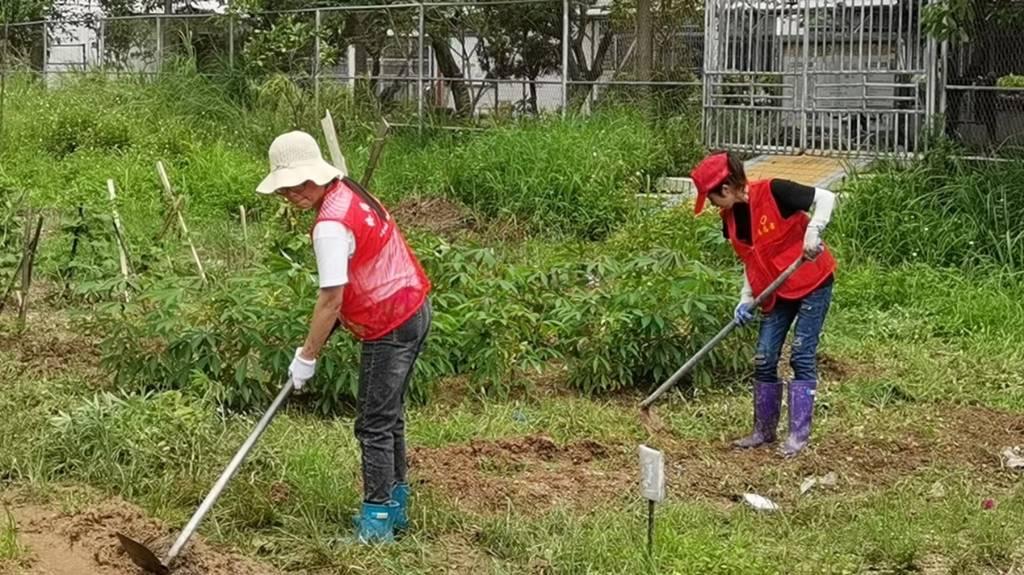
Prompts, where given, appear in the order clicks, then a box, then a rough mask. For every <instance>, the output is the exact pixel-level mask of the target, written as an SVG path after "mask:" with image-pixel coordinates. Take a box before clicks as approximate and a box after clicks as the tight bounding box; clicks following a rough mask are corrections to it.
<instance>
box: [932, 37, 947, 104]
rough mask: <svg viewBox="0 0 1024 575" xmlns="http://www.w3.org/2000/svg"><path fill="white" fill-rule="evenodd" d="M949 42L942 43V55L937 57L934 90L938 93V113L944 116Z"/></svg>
mask: <svg viewBox="0 0 1024 575" xmlns="http://www.w3.org/2000/svg"><path fill="white" fill-rule="evenodd" d="M948 65H949V40H943V41H942V53H941V55H940V56H939V73H938V74H937V81H936V84H935V85H936V88H937V89H938V92H939V109H938V113H939V114H942V115H943V116H945V115H946V82H948V81H949V70H948V69H947V68H948Z"/></svg>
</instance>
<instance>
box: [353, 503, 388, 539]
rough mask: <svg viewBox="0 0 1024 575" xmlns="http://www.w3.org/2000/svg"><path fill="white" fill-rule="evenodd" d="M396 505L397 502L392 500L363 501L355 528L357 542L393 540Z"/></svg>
mask: <svg viewBox="0 0 1024 575" xmlns="http://www.w3.org/2000/svg"><path fill="white" fill-rule="evenodd" d="M397 507H398V504H397V503H395V502H394V501H388V502H387V503H363V508H362V511H361V512H360V514H359V526H358V527H357V528H356V536H357V537H358V538H359V542H360V543H363V544H367V543H390V542H392V541H394V540H395V529H394V516H395V509H396V508H397Z"/></svg>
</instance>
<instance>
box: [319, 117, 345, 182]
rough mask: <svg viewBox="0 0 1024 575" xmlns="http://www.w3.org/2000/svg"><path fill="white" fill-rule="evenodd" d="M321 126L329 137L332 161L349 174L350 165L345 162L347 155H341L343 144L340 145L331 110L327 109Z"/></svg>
mask: <svg viewBox="0 0 1024 575" xmlns="http://www.w3.org/2000/svg"><path fill="white" fill-rule="evenodd" d="M320 127H321V128H323V131H324V138H326V139H327V150H328V151H329V152H330V154H331V163H332V164H334V167H335V168H338V169H339V170H341V171H342V172H344V173H345V174H348V166H347V165H346V164H345V156H343V155H341V146H340V145H338V132H337V131H335V129H334V118H333V117H331V111H330V110H326V114H324V117H323V119H321V120H320Z"/></svg>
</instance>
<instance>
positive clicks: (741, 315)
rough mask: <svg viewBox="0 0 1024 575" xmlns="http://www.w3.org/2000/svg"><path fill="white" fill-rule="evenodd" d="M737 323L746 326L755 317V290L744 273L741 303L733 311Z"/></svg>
mask: <svg viewBox="0 0 1024 575" xmlns="http://www.w3.org/2000/svg"><path fill="white" fill-rule="evenodd" d="M733 318H734V319H735V320H736V325H739V326H744V325H747V324H748V323H750V322H751V321H752V320H753V319H754V290H753V289H752V288H751V287H750V281H749V280H747V274H743V289H741V290H740V303H739V304H737V305H736V311H735V312H734V313H733Z"/></svg>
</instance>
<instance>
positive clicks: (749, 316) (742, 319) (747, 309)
mask: <svg viewBox="0 0 1024 575" xmlns="http://www.w3.org/2000/svg"><path fill="white" fill-rule="evenodd" d="M733 319H734V320H735V321H736V325H740V326H744V325H747V324H748V323H750V322H751V321H753V320H754V302H753V301H747V300H743V301H741V302H740V303H739V305H737V306H736V312H735V313H734V315H733Z"/></svg>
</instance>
